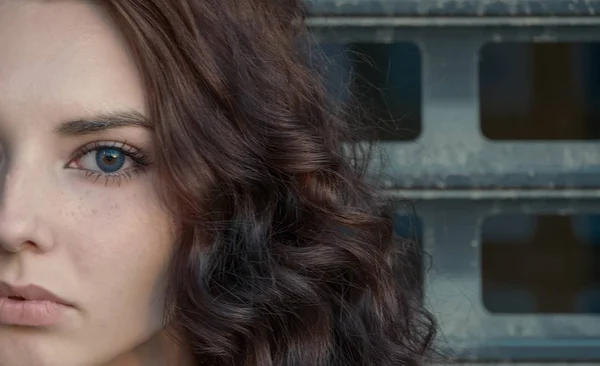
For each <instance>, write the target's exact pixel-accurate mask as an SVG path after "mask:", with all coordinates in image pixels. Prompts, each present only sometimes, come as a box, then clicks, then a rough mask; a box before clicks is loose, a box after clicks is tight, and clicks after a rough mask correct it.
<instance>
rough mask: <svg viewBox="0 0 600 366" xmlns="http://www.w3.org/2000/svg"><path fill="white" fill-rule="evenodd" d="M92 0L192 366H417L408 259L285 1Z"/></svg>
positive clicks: (295, 13) (408, 249)
mask: <svg viewBox="0 0 600 366" xmlns="http://www.w3.org/2000/svg"><path fill="white" fill-rule="evenodd" d="M101 3H103V4H106V5H107V7H108V9H109V11H110V13H111V14H112V16H113V17H114V18H115V19H116V21H117V23H118V24H119V26H120V27H121V28H122V31H123V34H124V35H125V36H126V37H127V39H128V41H129V43H130V44H131V47H132V49H133V50H134V53H135V56H136V58H137V62H138V64H139V67H140V70H141V71H142V74H143V75H144V77H145V82H146V87H147V92H148V101H149V108H150V112H149V114H150V116H149V117H150V118H151V120H152V122H153V124H154V126H155V133H156V142H157V145H158V146H159V147H160V152H159V157H158V159H157V162H156V163H157V169H159V176H160V177H161V179H162V182H161V183H162V184H161V186H162V188H163V191H164V194H165V201H166V203H167V204H168V206H169V208H170V209H171V210H172V211H173V214H174V217H175V218H176V219H177V223H178V224H179V236H178V242H177V246H176V250H175V253H174V254H173V258H172V265H171V271H170V274H169V301H168V305H167V309H168V310H169V312H168V314H169V322H170V323H171V325H172V326H173V327H174V328H175V329H177V331H178V334H179V335H180V336H181V337H182V339H181V341H182V342H184V343H185V345H186V346H187V347H188V348H189V349H190V350H191V352H192V353H193V355H194V357H195V359H197V362H198V364H202V365H210V366H225V365H240V366H259V365H261V366H262V365H264V366H270V365H273V366H274V365H277V366H292V365H296V366H307V365H315V366H350V365H364V366H367V365H368V366H373V365H376V366H386V365H420V364H422V363H423V361H424V356H425V355H426V354H427V353H428V350H429V348H430V345H431V341H432V337H433V334H434V324H433V321H432V319H431V316H430V315H429V313H427V312H426V311H425V310H424V308H423V306H422V305H421V301H420V300H421V299H420V296H419V286H420V284H419V283H418V280H417V276H416V275H415V273H414V272H415V270H414V266H415V259H418V252H417V251H416V247H415V245H414V243H412V242H410V241H408V240H406V241H400V242H398V243H396V244H394V242H393V239H392V218H391V215H390V210H389V202H388V201H387V200H385V199H384V198H382V197H380V195H379V194H378V191H377V189H376V188H375V187H373V186H371V185H370V184H368V183H367V181H366V179H365V177H364V174H363V171H364V169H363V165H362V164H359V161H361V160H360V159H359V158H360V157H361V156H359V155H360V154H357V155H356V156H354V155H353V154H352V153H353V151H354V150H353V149H345V148H344V146H351V145H350V144H347V145H344V144H342V141H346V142H349V141H352V140H353V137H352V134H350V130H351V128H350V124H349V121H350V119H349V118H348V115H343V114H341V113H339V110H338V108H336V107H335V106H334V105H333V104H332V103H330V102H329V101H328V100H329V99H328V98H327V93H326V91H325V89H324V87H323V83H322V82H321V80H320V78H319V77H318V75H317V74H316V73H315V71H314V70H313V69H312V68H311V65H310V63H309V60H308V58H307V53H306V52H305V50H306V49H307V48H306V47H301V45H302V44H304V43H305V42H302V40H306V39H307V38H306V32H305V29H304V11H303V7H302V6H301V4H300V1H299V0H169V1H167V0H103V1H102V2H101ZM303 50H304V51H303ZM363 157H364V156H363Z"/></svg>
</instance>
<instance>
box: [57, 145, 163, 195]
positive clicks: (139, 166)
mask: <svg viewBox="0 0 600 366" xmlns="http://www.w3.org/2000/svg"><path fill="white" fill-rule="evenodd" d="M101 149H114V150H118V151H120V152H121V153H123V154H124V155H125V156H126V157H128V158H130V159H131V160H132V162H133V164H134V166H133V167H131V168H129V169H127V170H124V171H119V172H116V173H105V172H99V171H92V170H88V169H81V168H69V169H75V170H79V171H81V172H83V173H85V177H86V178H87V179H90V180H92V181H93V182H94V183H95V182H97V181H98V180H99V179H101V178H104V179H105V182H104V185H105V186H107V185H108V184H109V183H114V184H116V185H117V186H121V184H122V182H123V181H130V180H131V179H133V178H134V175H135V176H140V174H142V173H145V172H146V169H147V168H148V166H149V165H150V164H151V161H150V157H149V156H148V155H146V154H145V153H144V152H143V151H142V150H141V149H138V148H136V147H133V146H131V145H128V144H127V142H126V141H123V142H120V141H95V142H91V143H89V144H86V145H84V146H82V147H80V148H79V149H77V151H75V153H74V155H73V157H72V158H71V159H70V160H69V162H68V163H67V165H66V167H67V168H68V167H69V165H71V164H72V163H73V162H75V161H77V160H79V159H81V158H83V157H84V156H85V155H87V154H89V153H93V152H94V151H98V150H101Z"/></svg>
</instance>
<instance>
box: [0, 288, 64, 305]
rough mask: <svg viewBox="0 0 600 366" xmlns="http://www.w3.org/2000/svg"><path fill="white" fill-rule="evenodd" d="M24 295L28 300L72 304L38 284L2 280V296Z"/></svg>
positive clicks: (0, 289) (0, 294) (0, 290)
mask: <svg viewBox="0 0 600 366" xmlns="http://www.w3.org/2000/svg"><path fill="white" fill-rule="evenodd" d="M11 296H14V297H22V298H23V299H25V300H28V301H50V302H55V303H57V304H61V305H67V306H71V304H69V303H68V302H67V301H66V300H64V299H61V298H60V297H58V296H56V295H55V294H53V293H52V292H50V291H48V290H46V289H45V288H43V287H40V286H37V285H26V286H16V285H10V284H8V283H6V282H0V297H11Z"/></svg>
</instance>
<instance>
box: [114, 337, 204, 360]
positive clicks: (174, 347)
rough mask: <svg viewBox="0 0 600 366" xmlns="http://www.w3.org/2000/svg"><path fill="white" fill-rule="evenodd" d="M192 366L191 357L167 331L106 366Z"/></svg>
mask: <svg viewBox="0 0 600 366" xmlns="http://www.w3.org/2000/svg"><path fill="white" fill-rule="evenodd" d="M166 365H178V366H192V365H193V363H192V358H191V355H189V354H188V352H187V351H186V350H185V349H184V347H182V345H181V344H179V342H177V341H176V340H175V339H173V338H172V337H169V335H168V334H167V332H166V331H162V332H160V333H158V334H156V335H155V336H154V337H152V338H151V339H149V340H148V341H146V342H145V343H143V344H141V345H139V346H138V347H136V348H135V349H133V350H131V351H130V352H127V353H125V354H123V355H121V356H119V357H117V358H116V359H114V360H113V361H111V362H110V363H108V364H107V365H105V366H166Z"/></svg>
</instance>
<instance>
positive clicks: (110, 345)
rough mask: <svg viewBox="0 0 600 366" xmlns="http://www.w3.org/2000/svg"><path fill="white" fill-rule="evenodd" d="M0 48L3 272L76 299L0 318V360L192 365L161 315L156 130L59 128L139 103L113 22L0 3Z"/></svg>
mask: <svg viewBox="0 0 600 366" xmlns="http://www.w3.org/2000/svg"><path fill="white" fill-rule="evenodd" d="M0 50H1V52H0V147H1V149H2V154H1V155H0V165H1V169H0V173H1V175H0V187H1V191H0V192H1V193H0V281H4V282H10V283H13V284H22V285H27V284H36V285H38V286H42V287H44V288H46V289H48V290H50V291H51V292H53V293H54V294H56V295H58V296H60V297H62V298H64V299H66V300H68V301H69V302H71V303H72V304H74V307H73V309H71V310H70V311H68V312H67V313H66V315H65V316H64V318H63V319H62V320H61V321H60V322H59V323H58V324H57V325H54V326H51V327H19V326H7V325H1V324H0V355H1V357H0V366H31V365H36V366H130V365H131V366H133V365H136V366H137V365H140V366H142V365H144V366H145V365H185V364H187V362H186V361H185V360H184V354H185V352H184V351H183V349H182V348H181V347H179V346H178V345H177V344H176V343H175V342H173V341H172V340H171V338H169V337H167V336H166V330H165V328H166V327H167V326H168V325H166V324H165V323H164V319H163V315H164V314H163V303H164V301H163V300H164V299H163V297H164V278H165V270H166V266H167V264H168V261H169V256H170V254H171V252H172V250H173V245H174V244H173V239H172V238H173V224H172V221H173V220H172V218H171V217H170V215H169V214H168V213H167V211H166V209H164V207H163V205H162V204H161V202H160V200H159V196H158V194H157V189H156V186H155V183H156V179H155V178H156V173H155V171H154V169H153V165H152V163H151V161H152V157H153V156H154V155H155V154H156V146H154V144H153V138H152V131H151V127H148V126H141V125H134V126H120V127H115V128H108V129H100V130H99V131H95V132H91V133H89V131H88V133H83V132H82V131H79V132H77V133H73V131H72V130H71V133H69V132H68V130H65V129H64V128H62V129H61V127H65V123H68V122H73V121H75V122H77V121H80V120H82V119H86V118H94V117H96V116H97V115H100V114H106V113H113V114H114V113H119V112H128V113H132V112H135V113H136V115H139V116H143V115H145V114H146V112H147V105H146V98H145V92H144V88H143V83H142V79H141V75H140V74H139V71H138V68H137V67H136V65H135V63H134V61H133V58H132V56H131V51H130V50H129V48H128V46H127V44H126V42H125V41H124V39H123V37H122V35H121V34H120V32H119V30H118V28H117V27H116V25H115V24H114V23H113V22H112V20H111V19H110V18H109V17H108V15H107V14H106V13H105V12H104V10H103V9H101V8H100V7H97V6H95V5H92V4H90V3H87V2H84V1H75V0H58V1H57V0H53V1H43V0H0ZM82 149H83V150H82ZM123 151H128V152H130V153H131V152H134V153H133V154H132V155H134V157H135V158H136V159H137V160H143V163H144V164H146V165H147V166H141V163H140V162H139V161H134V159H133V158H132V157H131V156H129V155H127V154H125V153H124V152H123ZM98 154H107V156H108V158H110V159H109V160H102V159H100V162H102V163H103V164H104V163H105V162H109V163H110V164H104V165H99V164H98V161H99V160H98V159H97V157H98ZM141 157H143V159H141ZM115 158H119V159H122V160H119V161H120V162H122V163H123V164H122V167H119V166H117V167H118V168H119V169H118V170H117V171H114V172H110V174H108V175H107V174H106V172H105V168H106V167H107V166H109V167H115V165H114V161H115V160H114V159H115ZM111 159H113V160H111ZM117 160H118V159H117Z"/></svg>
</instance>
